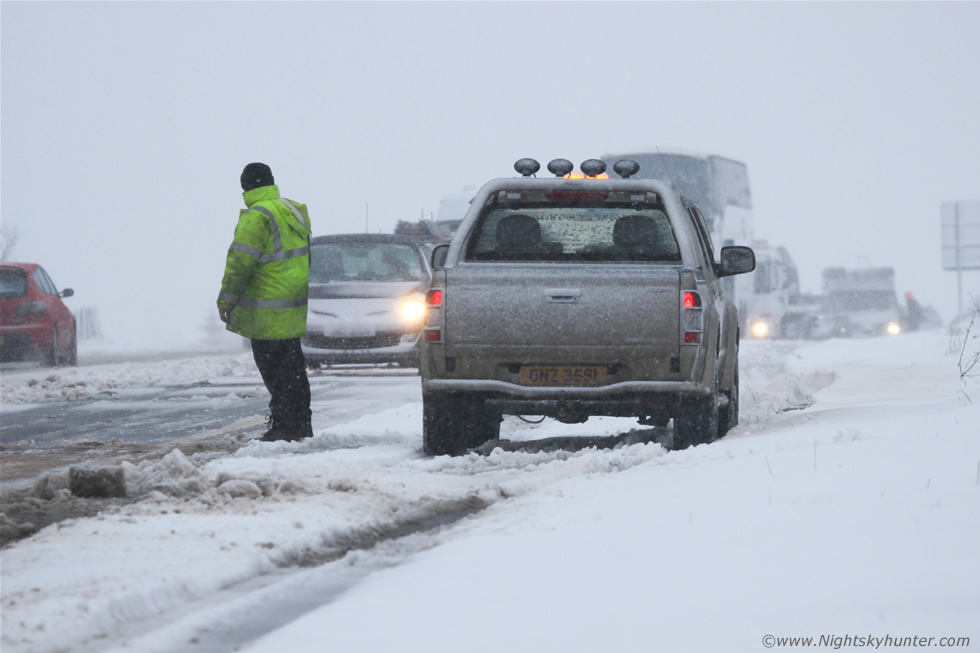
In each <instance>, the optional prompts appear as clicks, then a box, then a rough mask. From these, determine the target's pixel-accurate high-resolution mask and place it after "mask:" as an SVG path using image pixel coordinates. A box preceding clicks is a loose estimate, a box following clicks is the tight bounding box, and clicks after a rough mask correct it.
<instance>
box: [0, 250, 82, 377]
mask: <svg viewBox="0 0 980 653" xmlns="http://www.w3.org/2000/svg"><path fill="white" fill-rule="evenodd" d="M74 294H75V292H74V291H73V290H72V289H71V288H65V289H64V290H62V291H60V292H59V291H58V289H57V287H56V286H55V285H54V283H53V282H52V281H51V277H49V276H48V273H47V272H45V271H44V268H42V267H41V266H40V265H38V264H37V263H2V264H0V360H24V359H32V358H36V359H39V360H40V361H41V362H42V364H44V365H49V366H53V365H75V364H77V362H78V342H77V339H76V337H75V336H76V329H75V316H74V315H72V313H71V311H70V310H68V307H67V306H65V303H64V302H62V301H61V298H62V297H71V296H72V295H74Z"/></svg>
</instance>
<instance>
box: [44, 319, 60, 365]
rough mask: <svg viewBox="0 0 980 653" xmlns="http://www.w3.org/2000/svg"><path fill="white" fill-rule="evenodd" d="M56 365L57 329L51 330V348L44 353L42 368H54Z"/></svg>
mask: <svg viewBox="0 0 980 653" xmlns="http://www.w3.org/2000/svg"><path fill="white" fill-rule="evenodd" d="M57 364H58V327H57V326H54V327H52V329H51V348H50V349H49V350H48V351H46V352H44V366H45V367H54V366H55V365H57Z"/></svg>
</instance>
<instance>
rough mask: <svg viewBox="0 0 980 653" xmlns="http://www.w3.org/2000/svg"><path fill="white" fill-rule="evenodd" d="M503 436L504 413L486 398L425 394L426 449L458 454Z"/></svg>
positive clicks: (423, 398)
mask: <svg viewBox="0 0 980 653" xmlns="http://www.w3.org/2000/svg"><path fill="white" fill-rule="evenodd" d="M499 437H500V416H499V415H498V414H496V413H494V412H492V411H490V410H487V409H486V407H485V405H484V402H483V400H482V399H476V398H472V397H467V396H465V395H452V394H450V395H423V396H422V450H423V451H424V452H425V453H426V454H427V455H430V456H442V455H447V454H448V455H450V456H458V455H461V454H464V453H466V451H467V449H471V448H475V447H479V446H480V445H481V444H483V443H484V442H486V441H488V440H496V439H497V438H499Z"/></svg>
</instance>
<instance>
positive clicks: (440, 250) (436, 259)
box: [431, 243, 449, 270]
mask: <svg viewBox="0 0 980 653" xmlns="http://www.w3.org/2000/svg"><path fill="white" fill-rule="evenodd" d="M448 254H449V245H447V244H445V243H443V244H442V245H436V246H435V249H433V250H432V259H431V262H432V269H433V270H441V269H443V268H444V267H446V255H448Z"/></svg>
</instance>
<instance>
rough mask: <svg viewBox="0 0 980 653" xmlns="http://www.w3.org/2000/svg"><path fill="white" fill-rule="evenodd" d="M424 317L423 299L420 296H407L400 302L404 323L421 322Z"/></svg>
mask: <svg viewBox="0 0 980 653" xmlns="http://www.w3.org/2000/svg"><path fill="white" fill-rule="evenodd" d="M424 315H425V299H424V298H423V296H422V295H409V296H408V297H406V298H405V299H404V300H403V301H402V305H401V316H402V319H403V320H405V321H406V322H409V323H412V324H414V323H416V322H421V321H422V317H423V316H424Z"/></svg>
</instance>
